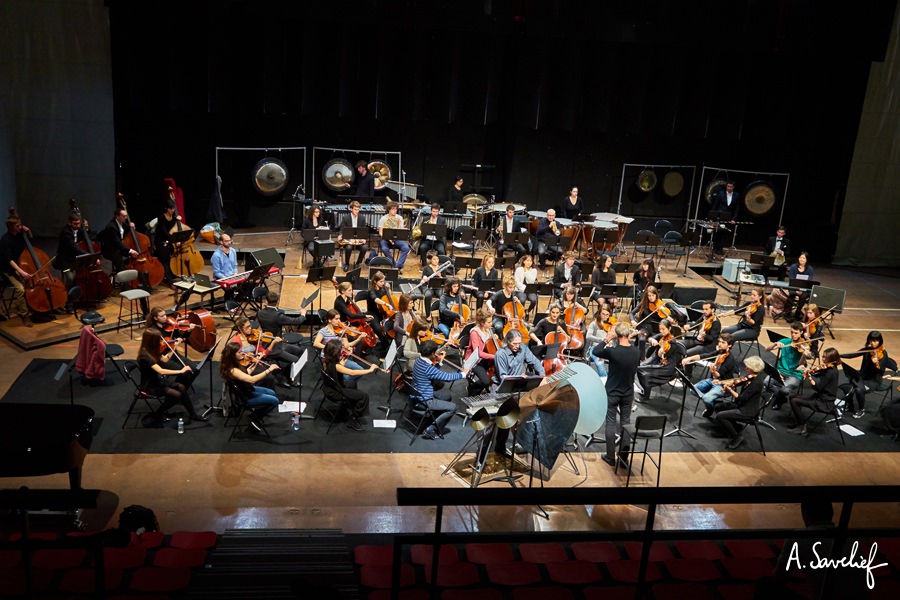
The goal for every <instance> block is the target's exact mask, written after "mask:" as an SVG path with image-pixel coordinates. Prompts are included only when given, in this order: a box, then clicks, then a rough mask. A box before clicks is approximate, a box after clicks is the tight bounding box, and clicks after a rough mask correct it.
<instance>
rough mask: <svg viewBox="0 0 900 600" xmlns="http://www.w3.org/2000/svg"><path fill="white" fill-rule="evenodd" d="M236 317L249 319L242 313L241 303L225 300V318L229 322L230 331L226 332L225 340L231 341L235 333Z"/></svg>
mask: <svg viewBox="0 0 900 600" xmlns="http://www.w3.org/2000/svg"><path fill="white" fill-rule="evenodd" d="M238 317H247V319H249V318H250V317H248V316H247V313H245V312H244V307H243V306H241V303H240V302H238V301H237V300H226V301H225V318H226V319H228V320H229V321H231V331H229V332H228V336H227V339H231V336H232V334H233V333H235V332H236V331H237V320H238Z"/></svg>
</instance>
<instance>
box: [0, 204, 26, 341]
mask: <svg viewBox="0 0 900 600" xmlns="http://www.w3.org/2000/svg"><path fill="white" fill-rule="evenodd" d="M26 235H27V236H29V237H31V229H29V228H28V227H26V226H25V225H23V224H22V221H21V220H20V219H19V217H17V216H16V215H14V214H10V216H9V218H7V219H6V233H4V234H3V237H2V238H0V262H2V263H3V264H2V265H0V269H2V270H3V275H5V276H6V279H7V281H9V284H10V285H11V286H12V288H13V296H12V300H11V303H10V314H13V313H15V314H17V315H19V317H20V318H21V319H22V324H23V325H25V326H26V327H31V326H32V325H33V324H32V322H31V319H30V318H29V315H30V314H31V312H30V311H29V310H28V305H27V304H26V303H25V286H24V285H23V282H27V281H28V280H29V279H31V274H30V273H28V272H26V271H25V270H24V269H22V267H20V266H19V263H18V262H16V261H18V260H19V257H20V256H21V255H22V252H24V251H25V236H26Z"/></svg>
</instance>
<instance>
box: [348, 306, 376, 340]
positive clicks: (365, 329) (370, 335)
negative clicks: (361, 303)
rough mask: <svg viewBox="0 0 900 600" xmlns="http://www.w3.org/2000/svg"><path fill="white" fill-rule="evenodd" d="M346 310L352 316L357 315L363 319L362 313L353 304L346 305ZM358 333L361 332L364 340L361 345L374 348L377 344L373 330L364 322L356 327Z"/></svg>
mask: <svg viewBox="0 0 900 600" xmlns="http://www.w3.org/2000/svg"><path fill="white" fill-rule="evenodd" d="M347 310H349V311H350V312H351V313H353V314H354V315H359V316H361V317H364V315H363V312H362V311H361V310H359V307H358V306H356V303H355V302H350V303H348V304H347ZM358 327H359V331H360V332H362V335H364V336H365V338H366V339H365V340H363V344H365V345H366V346H367V347H369V348H374V347H375V346H376V345H377V344H378V336H377V335H376V334H375V330H374V329H372V326H371V325H369V324H368V323H366V322H365V320H363V321H361V322H360V323H359V325H358Z"/></svg>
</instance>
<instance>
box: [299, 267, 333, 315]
mask: <svg viewBox="0 0 900 600" xmlns="http://www.w3.org/2000/svg"><path fill="white" fill-rule="evenodd" d="M336 268H337V267H335V266H331V267H312V268H311V269H310V270H309V273H308V274H307V275H306V283H318V284H319V290H318V291H319V292H321V291H322V282H325V281H331V280H332V279H334V270H335V269H336ZM319 310H322V294H321V293H320V294H319Z"/></svg>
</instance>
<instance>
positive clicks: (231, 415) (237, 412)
mask: <svg viewBox="0 0 900 600" xmlns="http://www.w3.org/2000/svg"><path fill="white" fill-rule="evenodd" d="M225 389H226V390H227V393H228V399H229V401H230V405H231V406H230V408H229V409H228V416H227V417H225V426H226V427H227V426H228V421H230V420H232V419H234V425H232V427H231V434H230V435H229V436H228V441H229V442H230V441H231V440H232V439H233V438H234V434H235V433H237V430H238V428H239V427H240V426H241V424H242V423H243V421H244V416H245V415H246V416H247V422H246V424H245V426H246V427H252V425H250V417H253V418H254V419H255V421H256V423H258V424H259V427H260V429H262V433H263V434H264V435H265V436H266V437H270V436H269V431H268V430H267V429H266V426H265V424H264V423H263V420H262V418H260V417H257V415H256V409H254V408H251V407H249V406H247V398H246V396H244V393H243V392H242V391H241V389H240V388H239V387H238V386H236V385H235V384H234V382H233V381H227V382H225Z"/></svg>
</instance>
